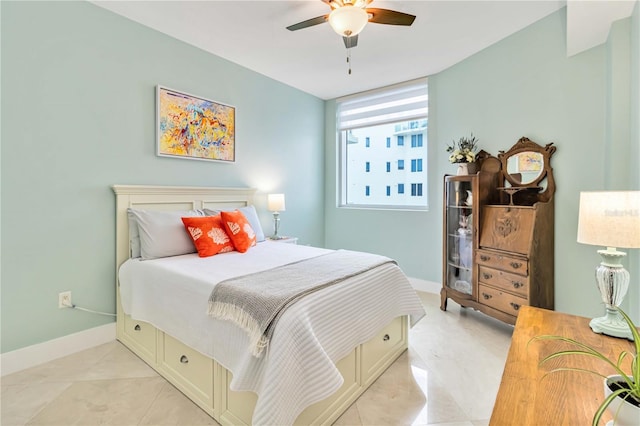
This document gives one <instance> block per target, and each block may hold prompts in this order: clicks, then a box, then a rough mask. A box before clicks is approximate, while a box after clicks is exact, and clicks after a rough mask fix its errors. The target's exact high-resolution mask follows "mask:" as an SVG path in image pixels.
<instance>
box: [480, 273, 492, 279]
mask: <svg viewBox="0 0 640 426" xmlns="http://www.w3.org/2000/svg"><path fill="white" fill-rule="evenodd" d="M492 276H493V275H491V274H488V273H486V272H483V273H482V278H484V279H485V280H488V279H491V277H492Z"/></svg>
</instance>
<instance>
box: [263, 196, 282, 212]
mask: <svg viewBox="0 0 640 426" xmlns="http://www.w3.org/2000/svg"><path fill="white" fill-rule="evenodd" d="M267 209H268V210H269V211H270V212H283V211H285V205H284V194H269V195H267Z"/></svg>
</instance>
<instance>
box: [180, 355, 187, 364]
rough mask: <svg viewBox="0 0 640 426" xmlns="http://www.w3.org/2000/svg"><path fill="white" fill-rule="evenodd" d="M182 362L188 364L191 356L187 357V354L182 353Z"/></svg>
mask: <svg viewBox="0 0 640 426" xmlns="http://www.w3.org/2000/svg"><path fill="white" fill-rule="evenodd" d="M180 362H181V363H183V364H188V363H189V358H187V356H186V355H182V356H181V357H180Z"/></svg>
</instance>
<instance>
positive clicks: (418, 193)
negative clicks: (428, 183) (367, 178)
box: [367, 183, 422, 197]
mask: <svg viewBox="0 0 640 426" xmlns="http://www.w3.org/2000/svg"><path fill="white" fill-rule="evenodd" d="M367 188H368V187H367ZM411 196H412V197H422V184H421V183H412V184H411Z"/></svg>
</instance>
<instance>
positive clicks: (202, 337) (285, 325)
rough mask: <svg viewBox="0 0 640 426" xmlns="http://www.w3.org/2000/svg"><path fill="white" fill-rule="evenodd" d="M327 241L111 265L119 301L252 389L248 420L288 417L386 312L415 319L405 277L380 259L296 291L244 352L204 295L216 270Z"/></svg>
mask: <svg viewBox="0 0 640 426" xmlns="http://www.w3.org/2000/svg"><path fill="white" fill-rule="evenodd" d="M329 251H330V250H326V249H319V248H315V247H309V246H298V245H293V244H283V243H276V242H269V241H265V242H262V243H259V244H258V245H257V246H256V247H253V248H251V249H250V250H249V251H248V252H246V253H244V254H241V253H238V252H231V253H225V254H220V255H216V256H213V257H208V258H200V257H198V255H197V254H189V255H183V256H175V257H168V258H162V259H155V260H147V261H140V260H138V259H130V260H128V261H127V262H125V263H124V264H123V265H122V266H121V268H120V272H119V280H120V297H121V302H122V306H123V309H124V311H125V313H127V314H129V315H131V316H132V317H133V318H134V319H137V320H141V321H146V322H149V323H151V324H153V325H154V326H156V327H157V328H159V329H160V330H162V331H164V332H166V333H168V334H170V335H171V336H173V337H174V338H176V339H178V340H180V341H182V342H183V343H185V344H186V345H188V346H190V347H192V348H194V349H196V350H198V351H199V352H202V353H203V354H206V355H207V356H210V357H212V358H214V359H216V361H218V362H219V363H220V364H221V365H223V366H224V367H225V368H226V369H227V370H229V371H231V372H232V374H233V380H232V382H231V384H230V387H231V389H232V390H235V391H253V392H255V393H256V394H257V395H258V401H257V404H256V408H255V411H254V415H253V422H254V424H258V425H285V424H292V423H293V421H294V420H295V418H296V417H297V416H298V415H299V414H300V412H302V411H303V410H304V409H305V408H306V407H307V406H309V405H311V404H313V403H315V402H317V401H320V400H322V399H324V398H326V397H327V396H329V395H331V394H332V393H333V392H335V391H336V390H337V389H338V388H339V387H340V386H341V385H342V382H343V379H342V376H341V375H340V373H339V372H338V370H337V369H336V367H335V365H334V363H335V362H337V361H339V360H340V359H342V358H343V357H345V356H346V355H348V354H349V352H351V351H352V350H353V348H354V347H356V346H357V345H359V344H361V343H364V342H366V341H367V340H369V339H371V338H372V337H373V336H375V334H376V333H377V332H378V331H379V330H380V329H381V328H382V327H384V326H385V325H386V324H388V323H389V322H390V321H391V320H393V319H394V318H396V317H398V316H400V315H411V316H412V317H411V319H412V321H411V324H412V325H413V324H414V323H415V322H416V321H417V320H418V319H419V318H421V317H422V315H424V310H423V308H422V305H421V303H420V300H419V299H418V297H417V295H416V293H415V291H414V290H413V289H412V288H411V285H410V284H409V282H408V280H407V278H406V277H405V275H404V274H403V273H402V271H401V270H400V269H399V268H398V267H397V266H396V265H393V264H387V265H383V266H382V267H379V268H376V269H374V270H372V271H368V272H366V273H364V274H361V275H359V276H356V277H353V278H349V279H348V280H346V281H344V282H343V283H341V284H338V285H335V286H332V287H330V288H327V289H324V290H320V291H318V292H316V293H314V294H311V295H309V296H307V297H305V298H303V299H302V300H300V301H299V302H297V303H295V304H294V305H293V306H292V307H290V308H289V309H288V310H287V311H286V312H285V314H284V315H283V316H282V318H281V319H280V321H279V323H278V326H277V327H276V330H275V332H274V334H273V337H272V340H271V345H270V348H269V351H268V352H267V353H266V356H264V357H261V358H255V357H253V356H252V355H251V353H250V351H249V349H248V347H249V340H248V338H247V335H246V333H245V332H244V331H243V330H241V329H240V328H238V327H235V326H234V325H233V324H231V323H230V322H227V321H220V320H216V319H214V318H212V317H210V316H208V315H207V308H208V298H209V295H210V294H211V291H212V289H213V287H214V286H215V284H216V283H218V282H220V281H222V280H224V279H228V278H231V277H233V276H240V275H246V274H248V273H252V272H258V271H261V270H267V269H270V268H273V267H276V266H279V265H283V264H286V263H290V262H294V261H297V260H301V259H306V258H311V257H314V256H317V255H320V254H323V253H327V252H329ZM311 378H312V379H311Z"/></svg>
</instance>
